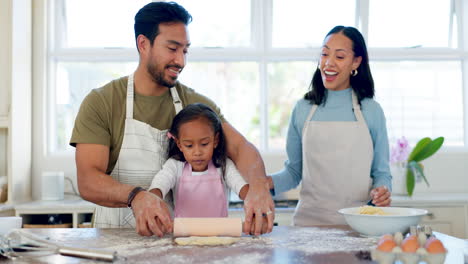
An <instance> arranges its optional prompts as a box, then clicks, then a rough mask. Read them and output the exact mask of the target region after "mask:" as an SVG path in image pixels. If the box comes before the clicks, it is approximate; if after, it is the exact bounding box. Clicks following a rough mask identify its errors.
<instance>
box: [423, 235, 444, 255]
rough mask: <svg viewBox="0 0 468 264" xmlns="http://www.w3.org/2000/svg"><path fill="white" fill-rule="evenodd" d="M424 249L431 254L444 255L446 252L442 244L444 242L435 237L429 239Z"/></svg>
mask: <svg viewBox="0 0 468 264" xmlns="http://www.w3.org/2000/svg"><path fill="white" fill-rule="evenodd" d="M424 247H425V248H426V250H427V252H429V253H444V252H445V248H444V244H442V242H441V241H440V240H439V239H437V238H435V237H431V238H429V239H428V240H427V241H426V245H424Z"/></svg>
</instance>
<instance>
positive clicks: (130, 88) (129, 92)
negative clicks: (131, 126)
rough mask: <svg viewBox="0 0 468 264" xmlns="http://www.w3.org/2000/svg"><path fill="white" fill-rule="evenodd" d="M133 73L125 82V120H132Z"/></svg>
mask: <svg viewBox="0 0 468 264" xmlns="http://www.w3.org/2000/svg"><path fill="white" fill-rule="evenodd" d="M133 97H134V92H133V73H132V74H130V75H129V76H128V81H127V100H126V102H127V113H126V115H125V117H126V118H127V119H133Z"/></svg>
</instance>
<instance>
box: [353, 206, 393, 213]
mask: <svg viewBox="0 0 468 264" xmlns="http://www.w3.org/2000/svg"><path fill="white" fill-rule="evenodd" d="M359 214H365V215H389V214H388V213H386V212H384V210H382V209H381V208H378V207H374V206H369V205H366V206H361V207H359Z"/></svg>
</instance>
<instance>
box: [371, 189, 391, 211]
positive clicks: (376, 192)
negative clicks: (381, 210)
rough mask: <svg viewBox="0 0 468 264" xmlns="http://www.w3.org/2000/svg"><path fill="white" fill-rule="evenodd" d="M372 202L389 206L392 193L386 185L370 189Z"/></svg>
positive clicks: (376, 204)
mask: <svg viewBox="0 0 468 264" xmlns="http://www.w3.org/2000/svg"><path fill="white" fill-rule="evenodd" d="M370 196H371V198H372V203H373V204H375V206H390V204H391V202H392V197H391V196H392V193H391V192H390V191H389V190H388V188H387V186H380V187H377V188H374V189H372V190H371V191H370Z"/></svg>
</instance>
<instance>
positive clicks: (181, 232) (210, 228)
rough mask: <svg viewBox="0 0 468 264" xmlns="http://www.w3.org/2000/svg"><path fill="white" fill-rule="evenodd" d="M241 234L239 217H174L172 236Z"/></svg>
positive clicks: (237, 235)
mask: <svg viewBox="0 0 468 264" xmlns="http://www.w3.org/2000/svg"><path fill="white" fill-rule="evenodd" d="M241 235H242V219H241V218H227V217H222V218H216V217H212V218H184V217H178V218H174V237H187V236H231V237H240V236H241Z"/></svg>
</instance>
